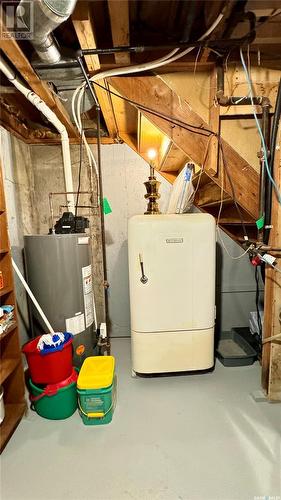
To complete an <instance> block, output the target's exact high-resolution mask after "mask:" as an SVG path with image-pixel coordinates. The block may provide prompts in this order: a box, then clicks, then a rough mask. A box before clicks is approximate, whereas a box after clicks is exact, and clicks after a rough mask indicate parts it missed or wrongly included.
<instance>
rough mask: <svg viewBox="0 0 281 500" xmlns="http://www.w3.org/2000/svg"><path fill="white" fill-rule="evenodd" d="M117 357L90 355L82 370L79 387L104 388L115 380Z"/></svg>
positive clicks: (78, 381) (78, 382)
mask: <svg viewBox="0 0 281 500" xmlns="http://www.w3.org/2000/svg"><path fill="white" fill-rule="evenodd" d="M114 367H115V359H114V357H113V356H90V357H89V358H86V359H85V361H84V363H83V365H82V368H81V370H80V373H79V376H78V380H77V387H78V389H102V388H105V387H109V386H110V385H111V384H112V382H113V375H114Z"/></svg>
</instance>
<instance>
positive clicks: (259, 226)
mask: <svg viewBox="0 0 281 500" xmlns="http://www.w3.org/2000/svg"><path fill="white" fill-rule="evenodd" d="M256 226H257V228H258V229H262V228H263V226H264V215H263V216H262V217H261V218H260V219H258V220H256Z"/></svg>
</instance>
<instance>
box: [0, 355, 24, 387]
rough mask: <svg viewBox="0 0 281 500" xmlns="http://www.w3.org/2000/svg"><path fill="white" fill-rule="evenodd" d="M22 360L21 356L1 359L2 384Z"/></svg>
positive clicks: (0, 376)
mask: <svg viewBox="0 0 281 500" xmlns="http://www.w3.org/2000/svg"><path fill="white" fill-rule="evenodd" d="M19 362H20V359H19V358H6V359H2V360H1V366H0V384H3V382H4V380H6V378H8V377H9V375H11V373H13V371H14V370H15V369H16V367H17V366H18V364H19Z"/></svg>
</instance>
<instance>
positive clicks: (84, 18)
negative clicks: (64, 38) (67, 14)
mask: <svg viewBox="0 0 281 500" xmlns="http://www.w3.org/2000/svg"><path fill="white" fill-rule="evenodd" d="M72 22H73V26H74V28H75V31H76V34H77V38H78V40H79V43H80V47H81V49H95V48H96V47H97V44H96V37H95V33H94V28H93V22H92V18H91V13H90V6H89V2H78V3H77V4H76V7H75V10H74V12H73V14H72ZM85 61H86V64H87V68H88V71H89V73H93V72H94V71H96V70H98V69H100V61H99V56H97V55H91V56H85Z"/></svg>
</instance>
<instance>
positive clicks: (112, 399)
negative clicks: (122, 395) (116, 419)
mask: <svg viewBox="0 0 281 500" xmlns="http://www.w3.org/2000/svg"><path fill="white" fill-rule="evenodd" d="M116 384H117V381H116V376H115V377H114V379H113V383H112V384H111V385H110V386H109V387H106V388H103V389H77V392H78V408H79V412H80V415H81V418H82V420H83V423H84V424H85V425H103V424H109V423H110V422H111V420H112V416H113V412H114V409H115V406H116Z"/></svg>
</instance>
